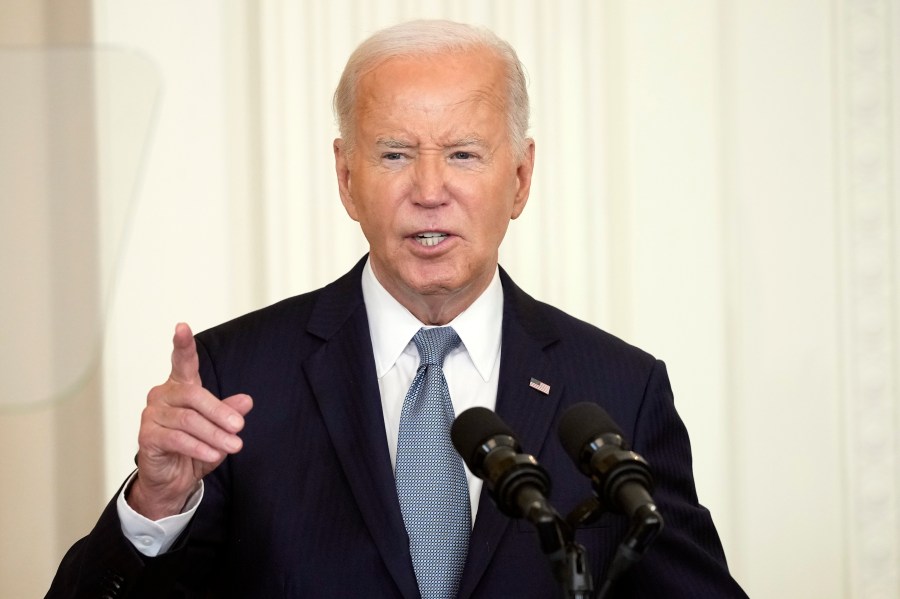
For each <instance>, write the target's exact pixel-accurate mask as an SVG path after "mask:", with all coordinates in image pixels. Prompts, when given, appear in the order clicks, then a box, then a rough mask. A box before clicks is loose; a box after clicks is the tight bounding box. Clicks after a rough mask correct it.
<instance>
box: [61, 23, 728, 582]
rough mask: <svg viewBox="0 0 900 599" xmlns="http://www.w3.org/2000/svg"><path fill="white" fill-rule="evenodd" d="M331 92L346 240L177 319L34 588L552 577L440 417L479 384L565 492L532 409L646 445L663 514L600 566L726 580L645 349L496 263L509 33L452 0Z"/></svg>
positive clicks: (514, 179)
mask: <svg viewBox="0 0 900 599" xmlns="http://www.w3.org/2000/svg"><path fill="white" fill-rule="evenodd" d="M335 108H336V112H337V115H338V120H339V123H340V129H341V136H342V137H341V139H338V140H336V141H335V142H334V155H335V164H336V171H337V180H338V188H339V190H340V196H341V201H342V202H343V205H344V207H345V209H346V210H347V213H348V214H349V215H350V217H351V218H353V219H354V220H356V221H358V222H359V224H360V226H361V228H362V231H363V233H364V234H365V236H366V239H368V241H369V247H370V251H369V254H368V256H367V257H364V258H363V259H362V260H361V261H360V262H359V263H358V264H357V265H356V266H355V267H354V268H353V270H351V271H350V272H349V273H348V274H347V275H345V276H343V277H342V278H340V279H338V280H337V281H335V282H334V283H332V284H331V285H329V286H327V287H325V288H323V289H320V290H318V291H314V292H312V293H308V294H305V295H301V296H298V297H295V298H291V299H288V300H285V301H283V302H281V303H278V304H275V305H274V306H271V307H268V308H265V309H263V310H260V311H257V312H254V313H252V314H249V315H246V316H243V317H241V318H238V319H236V320H234V321H231V322H229V323H226V324H223V325H221V326H218V327H216V328H214V329H211V330H209V331H206V332H204V333H202V334H200V335H198V336H197V337H196V340H195V339H194V338H193V337H192V334H191V331H190V329H189V328H188V327H187V326H186V325H179V326H178V327H177V328H176V331H175V337H174V340H173V344H174V350H173V353H172V372H171V376H170V377H169V379H168V380H167V381H166V382H165V383H163V384H162V385H160V386H158V387H156V388H154V389H153V390H151V391H150V393H149V396H148V400H147V407H146V409H145V410H144V414H143V418H142V421H141V428H140V434H139V452H138V457H137V462H138V468H137V471H136V473H135V474H133V475H132V477H131V478H130V479H129V480H128V481H127V482H126V483H125V485H124V487H123V491H122V492H121V493H120V494H119V496H118V497H117V498H116V500H115V501H113V502H112V503H111V504H110V506H109V507H108V508H107V510H106V511H105V512H104V514H103V516H102V517H101V519H100V521H99V523H98V524H97V526H96V528H95V529H94V530H93V531H92V532H91V534H90V535H89V536H87V537H85V538H84V539H82V540H81V541H79V543H77V544H76V545H75V546H74V547H73V548H72V549H71V550H70V552H69V553H68V554H67V556H66V557H65V559H64V561H63V564H62V565H61V567H60V571H59V573H58V574H57V577H56V579H55V580H54V584H53V587H52V588H51V590H50V594H49V596H53V597H56V596H69V595H71V596H95V595H96V596H101V595H102V594H103V593H107V594H109V595H110V596H126V595H127V596H141V597H144V596H147V597H165V596H207V595H208V594H212V595H214V596H218V595H225V596H235V597H406V598H413V597H419V596H422V597H426V598H432V597H434V598H437V597H457V596H458V597H516V598H527V597H535V598H546V597H552V596H557V595H558V594H559V585H558V583H557V581H556V580H555V579H554V578H553V575H552V573H551V570H550V567H549V565H548V563H547V560H546V557H545V556H544V555H543V554H542V553H541V550H540V547H539V544H538V540H537V536H536V535H535V534H534V532H533V531H532V530H531V529H530V527H529V526H528V525H527V524H525V523H523V522H521V521H513V520H510V519H509V518H507V517H506V516H504V515H502V514H501V513H500V512H499V511H498V510H497V508H496V507H495V506H494V505H493V504H492V503H491V502H490V501H489V500H486V499H484V497H482V496H481V481H479V480H478V479H477V478H475V477H473V476H472V474H471V473H469V472H468V471H466V470H465V469H464V467H463V465H462V463H461V461H460V459H459V456H458V455H456V454H455V452H453V451H452V447H451V446H450V445H449V439H448V429H449V426H450V424H451V422H452V420H453V416H454V413H456V414H458V413H460V412H462V411H463V410H465V409H467V408H469V407H472V406H482V407H487V408H489V409H493V410H496V412H497V413H498V414H499V415H500V416H501V417H502V418H503V419H504V420H505V421H506V422H507V423H508V424H509V425H510V427H511V428H512V429H513V430H514V431H516V432H517V434H518V435H519V438H520V440H521V442H522V444H523V446H524V447H525V449H526V450H528V451H529V452H530V453H533V454H535V455H537V456H538V459H539V460H540V461H541V462H542V463H543V465H544V466H545V467H546V468H547V469H548V470H549V471H550V473H551V475H552V476H553V479H554V490H553V496H552V500H553V503H554V505H555V506H556V507H557V508H558V509H559V510H560V511H562V512H566V511H568V510H569V509H571V508H573V507H574V506H575V505H576V504H578V503H579V502H580V501H581V500H583V499H584V498H585V497H588V496H590V494H591V487H590V481H589V480H588V479H587V478H585V477H583V476H582V475H581V474H580V473H578V472H577V471H576V469H575V468H574V466H573V465H572V464H571V462H570V460H569V458H568V457H567V456H566V455H565V454H564V452H563V450H562V448H561V446H560V444H559V443H558V442H557V441H556V440H555V439H554V438H553V437H554V436H555V434H554V431H555V429H556V426H557V423H558V420H559V418H560V415H561V414H562V413H563V412H564V411H565V409H566V408H567V407H568V406H569V405H571V404H574V403H576V402H579V401H583V400H585V399H594V400H596V401H598V402H599V403H601V404H602V405H603V406H604V407H605V408H606V410H607V411H608V412H609V413H610V414H611V415H612V416H613V418H614V419H615V420H616V421H617V422H618V423H619V424H620V425H621V427H622V429H623V430H624V431H625V432H626V435H627V436H628V437H630V439H631V440H632V441H633V445H634V448H635V450H636V451H638V452H640V453H641V454H642V455H643V456H644V457H646V458H647V460H649V462H650V463H651V464H652V465H653V467H654V468H655V473H656V475H657V479H658V480H657V489H656V500H657V503H658V505H659V509H660V510H661V512H662V513H663V514H664V516H665V518H666V523H667V526H666V528H665V529H664V531H663V532H662V533H661V535H660V536H659V538H658V540H657V542H656V544H655V546H654V547H653V549H652V551H651V552H650V553H649V554H648V555H647V557H646V558H645V559H644V560H643V561H642V562H640V563H639V564H638V565H637V566H636V567H634V568H633V569H632V570H631V571H630V572H629V573H628V574H627V575H626V576H625V577H623V578H622V579H621V580H620V581H619V583H618V586H617V591H618V592H619V593H621V596H623V597H743V596H744V594H743V592H742V591H741V590H740V588H739V587H738V585H737V584H736V583H735V582H734V581H733V580H732V579H731V577H730V576H729V574H728V570H727V567H726V565H725V558H724V555H723V553H722V549H721V546H720V543H719V540H718V537H717V535H716V531H715V529H714V527H713V524H712V521H711V519H710V516H709V514H708V512H707V511H706V510H705V509H704V508H702V507H701V506H700V505H699V504H698V503H697V498H696V494H695V490H694V484H693V479H692V474H691V457H690V447H689V443H688V438H687V433H686V431H685V429H684V426H683V425H682V423H681V421H680V420H679V418H678V416H677V414H676V412H675V409H674V406H673V403H672V402H673V400H672V395H671V390H670V387H669V383H668V379H667V376H666V372H665V367H664V366H663V364H662V363H661V362H659V361H657V360H655V359H654V358H653V357H651V356H649V355H648V354H646V353H644V352H642V351H640V350H638V349H636V348H634V347H631V346H629V345H627V344H625V343H624V342H622V341H620V340H618V339H616V338H614V337H612V336H610V335H608V334H606V333H604V332H602V331H600V330H598V329H596V328H594V327H592V326H590V325H588V324H586V323H583V322H580V321H578V320H576V319H574V318H572V317H570V316H567V315H565V314H563V313H561V312H560V311H558V310H556V309H554V308H551V307H549V306H547V305H544V304H541V303H539V302H537V301H535V300H533V299H532V298H530V297H529V296H528V295H526V294H525V293H524V292H522V291H521V290H520V289H519V288H518V287H516V286H515V284H514V283H513V282H512V281H511V280H510V279H509V277H508V276H507V275H506V274H505V273H504V272H503V271H502V270H501V269H499V267H498V248H499V246H500V243H501V241H502V239H503V236H504V234H505V233H506V229H507V226H508V225H509V221H510V219H514V218H516V217H518V216H519V214H521V212H522V210H523V209H524V207H525V203H526V202H527V200H528V195H529V190H530V186H531V175H532V169H533V166H534V142H533V141H532V140H531V139H529V138H527V137H526V129H527V123H528V96H527V92H526V89H525V83H524V77H523V73H522V70H521V66H520V64H519V61H518V59H517V57H516V55H515V52H514V51H513V49H512V48H511V47H510V46H509V45H508V44H506V43H505V42H503V41H502V40H500V39H498V38H497V37H496V36H495V35H493V34H492V33H490V32H488V31H485V30H480V29H475V28H472V27H469V26H465V25H460V24H456V23H449V22H430V21H420V22H413V23H406V24H403V25H399V26H396V27H393V28H389V29H386V30H384V31H381V32H379V33H376V34H375V35H374V36H373V37H371V38H370V39H368V40H367V41H365V42H364V43H363V44H362V45H361V46H360V47H359V48H358V49H357V50H356V52H354V54H353V55H352V56H351V58H350V60H349V62H348V64H347V66H346V68H345V71H344V74H343V77H342V78H341V82H340V85H339V87H338V90H337V92H336V94H335ZM532 380H537V381H539V383H540V384H530V382H531V381H532ZM251 397H252V399H251ZM251 407H252V412H251ZM625 529H626V522H625V521H624V518H623V517H622V516H617V515H614V514H607V515H605V516H604V517H602V518H601V519H600V520H599V522H597V523H595V524H594V525H593V526H592V527H590V528H587V529H585V530H582V531H579V533H578V540H579V542H581V543H582V544H583V545H584V546H585V547H586V548H587V551H588V555H589V558H590V567H591V569H592V570H593V573H594V575H595V577H598V578H599V577H601V576H602V574H603V572H604V571H605V569H606V567H607V566H608V565H609V562H610V560H611V557H612V554H613V553H614V551H615V548H616V546H617V544H618V543H619V541H620V540H621V538H622V537H623V535H624V534H625Z"/></svg>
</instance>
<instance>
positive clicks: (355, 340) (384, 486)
mask: <svg viewBox="0 0 900 599" xmlns="http://www.w3.org/2000/svg"><path fill="white" fill-rule="evenodd" d="M362 264H363V262H362V261H361V262H360V263H359V264H358V265H357V267H356V268H354V269H353V270H352V271H351V272H350V273H349V274H348V275H345V276H344V277H342V278H341V279H339V280H338V281H336V282H335V283H334V284H332V285H330V286H329V287H327V288H326V289H324V290H323V292H322V294H321V296H320V298H319V301H318V304H317V305H316V308H315V310H314V312H313V316H312V317H311V319H310V324H309V327H308V330H309V332H310V333H312V334H314V335H317V336H319V337H321V338H322V339H323V340H324V341H325V343H324V344H323V345H322V347H321V348H319V350H318V351H316V352H315V353H314V354H312V355H311V356H310V357H309V358H308V359H307V360H306V362H305V363H304V365H303V369H304V372H305V373H306V376H307V379H308V380H309V384H310V386H311V387H312V390H313V394H314V395H315V398H316V401H317V402H318V405H319V409H320V410H321V413H322V418H323V420H324V421H325V426H326V428H327V430H328V434H329V435H330V436H331V439H332V441H333V445H334V448H335V452H336V453H337V454H338V459H339V460H340V463H341V466H342V468H343V470H344V473H345V474H346V478H347V480H348V482H349V484H350V487H351V490H352V493H353V496H354V498H355V499H356V503H357V505H358V506H359V511H360V513H361V514H362V517H363V520H364V521H365V523H366V526H367V527H368V529H369V531H370V533H371V536H372V539H373V540H374V542H375V545H376V546H377V547H378V551H379V552H380V553H381V557H382V559H383V560H384V563H385V565H386V566H387V568H388V570H389V571H390V573H391V575H392V576H393V578H394V580H395V582H396V583H397V586H398V587H399V589H400V590H401V592H402V594H403V596H404V597H408V598H410V599H412V598H415V597H418V596H419V594H418V587H417V585H416V579H415V573H414V571H413V568H412V562H411V560H410V557H409V542H408V540H407V536H406V529H405V527H404V525H403V517H402V515H401V513H400V506H399V504H398V502H397V492H396V488H395V486H394V473H393V470H392V468H391V462H390V456H389V454H388V448H387V442H386V440H385V436H384V424H383V423H384V416H383V413H382V409H381V399H380V395H379V391H378V383H377V377H376V374H375V360H374V357H373V355H372V343H371V339H370V337H369V326H368V319H367V318H366V310H365V305H364V303H363V301H362V291H361V287H360V277H361V272H362Z"/></svg>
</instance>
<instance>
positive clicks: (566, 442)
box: [559, 401, 624, 463]
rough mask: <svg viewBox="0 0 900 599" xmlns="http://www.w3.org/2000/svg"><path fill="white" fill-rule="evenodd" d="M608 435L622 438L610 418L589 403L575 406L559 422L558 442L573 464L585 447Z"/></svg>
mask: <svg viewBox="0 0 900 599" xmlns="http://www.w3.org/2000/svg"><path fill="white" fill-rule="evenodd" d="M608 433H613V434H616V435H619V436H620V437H622V436H624V435H622V431H621V430H619V426H618V425H617V424H616V422H615V421H614V420H613V419H612V416H610V415H609V414H607V413H606V410H604V409H603V408H601V407H600V406H598V405H597V404H595V403H591V402H589V401H585V402H581V403H577V404H575V405H574V406H572V407H571V408H569V409H568V410H566V413H565V414H563V415H562V418H560V420H559V440H560V441H561V442H562V444H563V447H564V448H565V449H566V453H568V454H569V457H571V458H572V459H573V460H574V461H575V463H578V460H579V456H580V454H581V450H582V449H584V446H585V445H587V444H588V443H589V442H591V441H593V440H594V439H596V438H597V437H599V436H601V435H605V434H608Z"/></svg>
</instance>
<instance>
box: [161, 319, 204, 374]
mask: <svg viewBox="0 0 900 599" xmlns="http://www.w3.org/2000/svg"><path fill="white" fill-rule="evenodd" d="M169 380H171V381H175V382H176V383H187V384H196V385H199V384H200V359H199V358H198V357H197V343H196V342H195V341H194V334H193V333H192V332H191V327H189V326H188V325H187V324H186V323H183V322H179V323H178V324H177V325H176V326H175V336H174V337H172V372H171V374H170V375H169Z"/></svg>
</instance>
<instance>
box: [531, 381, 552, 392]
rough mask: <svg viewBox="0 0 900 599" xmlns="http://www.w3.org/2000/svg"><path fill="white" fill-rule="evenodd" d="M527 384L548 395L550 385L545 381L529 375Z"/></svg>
mask: <svg viewBox="0 0 900 599" xmlns="http://www.w3.org/2000/svg"><path fill="white" fill-rule="evenodd" d="M528 386H529V387H531V388H532V389H537V390H538V391H540V392H541V393H543V394H544V395H550V385H548V384H547V383H545V382H543V381H539V380H537V379H536V378H534V377H531V382H530V383H528Z"/></svg>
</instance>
